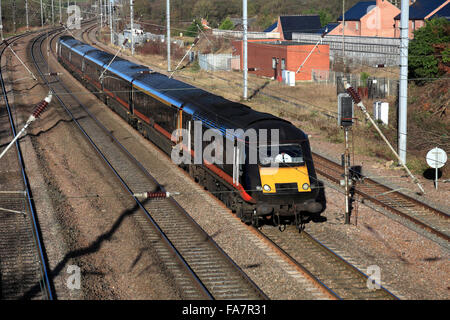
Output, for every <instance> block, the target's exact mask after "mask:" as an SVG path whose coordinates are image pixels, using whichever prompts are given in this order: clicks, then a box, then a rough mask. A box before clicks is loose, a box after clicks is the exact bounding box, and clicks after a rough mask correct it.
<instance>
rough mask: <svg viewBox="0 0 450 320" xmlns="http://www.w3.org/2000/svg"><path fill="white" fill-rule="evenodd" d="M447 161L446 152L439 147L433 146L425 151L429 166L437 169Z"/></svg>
mask: <svg viewBox="0 0 450 320" xmlns="http://www.w3.org/2000/svg"><path fill="white" fill-rule="evenodd" d="M446 162H447V154H446V153H445V151H444V150H442V149H440V148H434V149H431V150H430V151H428V153H427V163H428V165H429V166H430V167H432V168H435V169H439V168H442V167H443V166H444V164H445V163H446Z"/></svg>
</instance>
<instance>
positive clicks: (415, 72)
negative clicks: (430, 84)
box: [408, 18, 450, 82]
mask: <svg viewBox="0 0 450 320" xmlns="http://www.w3.org/2000/svg"><path fill="white" fill-rule="evenodd" d="M449 48H450V22H449V21H447V19H445V18H438V19H432V20H430V21H427V22H426V24H425V26H424V27H422V28H420V29H418V30H416V31H414V40H412V41H411V42H410V45H409V58H408V60H409V61H408V71H409V78H411V79H417V78H436V77H438V76H440V75H442V74H443V73H445V71H444V70H445V67H447V68H448V67H449V66H450V65H449V62H450V61H449ZM418 82H422V81H418Z"/></svg>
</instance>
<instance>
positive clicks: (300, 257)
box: [259, 226, 398, 300]
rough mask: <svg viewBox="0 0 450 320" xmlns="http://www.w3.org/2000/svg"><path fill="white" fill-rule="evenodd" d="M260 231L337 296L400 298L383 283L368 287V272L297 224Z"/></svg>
mask: <svg viewBox="0 0 450 320" xmlns="http://www.w3.org/2000/svg"><path fill="white" fill-rule="evenodd" d="M259 233H260V234H261V236H262V237H264V238H265V239H266V241H268V242H269V243H270V244H271V245H272V246H274V247H275V248H276V249H277V250H279V251H281V252H282V254H284V255H286V257H288V259H290V261H291V263H292V264H294V265H296V266H297V268H299V269H300V270H301V272H302V273H304V274H305V276H307V277H309V278H310V279H311V280H312V281H314V282H315V283H316V285H317V286H318V287H320V288H321V289H322V291H324V292H326V293H327V294H328V295H329V296H331V297H333V298H334V299H339V300H341V299H342V300H397V299H398V298H397V297H396V296H395V295H394V294H392V293H391V292H389V291H388V290H387V289H385V288H384V287H383V286H382V285H380V286H379V288H375V287H374V286H373V283H372V286H370V287H369V285H368V283H369V282H371V279H369V277H368V276H367V275H366V274H364V273H363V272H361V271H360V270H358V269H357V268H356V267H354V266H353V265H352V264H351V263H349V262H347V261H346V260H345V259H344V258H342V257H341V256H339V255H338V254H336V253H335V252H333V251H332V250H331V249H329V248H328V247H326V246H325V245H323V244H322V243H320V242H319V241H318V240H317V239H315V238H314V237H313V236H311V235H309V234H308V233H307V232H305V231H302V232H301V233H300V234H299V233H298V229H297V228H295V227H293V226H288V227H287V228H286V230H285V231H284V232H280V231H279V230H278V228H276V227H266V226H265V227H263V228H261V229H260V230H259Z"/></svg>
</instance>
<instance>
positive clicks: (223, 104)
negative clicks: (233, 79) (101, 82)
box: [60, 36, 291, 134]
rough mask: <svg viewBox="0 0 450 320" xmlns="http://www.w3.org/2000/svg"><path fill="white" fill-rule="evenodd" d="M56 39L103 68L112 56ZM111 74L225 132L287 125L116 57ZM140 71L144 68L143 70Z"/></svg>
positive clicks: (65, 39) (72, 41) (76, 43)
mask: <svg viewBox="0 0 450 320" xmlns="http://www.w3.org/2000/svg"><path fill="white" fill-rule="evenodd" d="M60 41H61V42H63V43H64V44H65V45H67V46H69V47H70V48H72V49H74V50H75V48H73V47H74V46H76V49H77V50H76V51H77V52H79V53H80V54H82V53H83V52H85V53H84V55H85V57H86V58H88V59H90V60H92V61H94V62H95V63H97V64H99V65H102V66H103V67H106V65H107V64H108V63H109V62H110V61H111V59H112V58H113V57H114V56H113V55H112V54H110V53H107V52H104V51H101V50H98V49H96V48H94V47H91V46H89V45H86V44H84V45H83V42H81V41H79V40H76V39H74V38H72V37H67V36H64V37H61V38H60ZM108 70H109V71H111V72H113V73H114V74H116V75H118V76H120V77H122V78H124V79H126V80H127V81H130V82H132V83H133V85H134V86H135V87H137V88H138V89H141V90H144V91H146V92H148V93H150V94H152V95H154V96H156V97H158V98H160V99H163V100H165V101H167V102H168V103H170V104H172V105H173V106H175V107H177V108H181V107H183V110H184V111H185V112H186V113H188V114H191V115H192V117H193V119H194V120H201V121H202V122H203V123H204V125H205V126H208V127H210V128H216V129H218V130H220V131H222V132H223V133H224V134H225V130H226V129H238V128H242V129H247V128H250V127H252V126H255V127H258V123H260V122H261V121H265V120H270V121H272V123H273V124H274V125H275V126H283V124H284V125H286V124H291V123H290V122H289V121H286V120H284V119H280V118H278V117H276V116H274V115H272V114H269V113H263V112H259V111H255V110H253V109H251V108H250V107H248V106H246V105H243V104H241V103H237V102H232V101H230V100H227V99H225V98H224V97H221V96H218V95H215V94H212V93H210V92H208V91H205V90H203V89H200V88H197V87H194V86H192V85H190V84H187V83H185V82H182V81H179V80H176V79H172V78H169V77H168V76H166V75H164V74H161V73H158V72H152V71H151V69H149V68H147V67H145V66H142V65H138V64H135V63H133V62H130V61H128V60H125V59H122V58H119V57H116V59H115V60H114V61H113V63H111V66H110V67H109V69H108ZM142 71H147V72H145V73H143V72H142Z"/></svg>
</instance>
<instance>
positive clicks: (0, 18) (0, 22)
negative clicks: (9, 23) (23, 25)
mask: <svg viewBox="0 0 450 320" xmlns="http://www.w3.org/2000/svg"><path fill="white" fill-rule="evenodd" d="M0 34H1V36H2V41H3V16H2V0H0Z"/></svg>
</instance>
